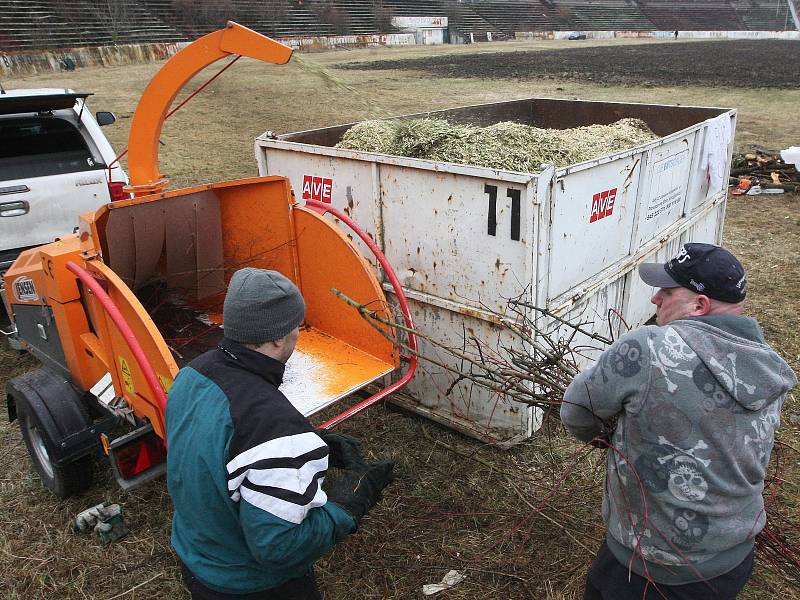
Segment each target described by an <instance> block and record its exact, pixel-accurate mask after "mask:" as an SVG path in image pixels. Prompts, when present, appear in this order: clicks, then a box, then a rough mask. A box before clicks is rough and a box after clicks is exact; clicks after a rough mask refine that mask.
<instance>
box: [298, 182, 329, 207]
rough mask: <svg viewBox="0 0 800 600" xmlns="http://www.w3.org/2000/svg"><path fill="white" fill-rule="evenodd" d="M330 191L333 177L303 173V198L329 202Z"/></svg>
mask: <svg viewBox="0 0 800 600" xmlns="http://www.w3.org/2000/svg"><path fill="white" fill-rule="evenodd" d="M332 192H333V179H331V178H330V177H316V176H315V175H303V200H316V201H317V202H327V203H328V204H330V203H331V193H332Z"/></svg>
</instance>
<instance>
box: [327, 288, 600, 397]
mask: <svg viewBox="0 0 800 600" xmlns="http://www.w3.org/2000/svg"><path fill="white" fill-rule="evenodd" d="M334 293H335V294H336V295H337V296H338V297H339V298H341V299H342V300H344V301H345V302H346V303H348V304H350V305H351V306H354V307H355V308H357V309H358V310H359V312H360V313H361V315H362V316H363V317H364V318H365V319H367V321H368V322H370V323H371V324H372V325H373V326H374V327H375V328H376V329H377V330H378V331H380V332H381V333H382V335H384V336H385V337H387V339H390V340H391V341H392V342H393V343H395V344H399V346H400V347H401V349H402V350H404V351H405V352H409V353H414V354H415V355H416V356H417V357H418V358H419V359H420V360H421V361H423V362H425V363H428V364H430V365H432V366H435V367H438V368H440V369H444V370H445V371H448V372H449V373H450V374H451V375H452V382H451V384H450V388H449V389H448V390H447V392H449V391H450V390H452V389H453V388H454V387H455V386H456V385H457V384H459V383H460V382H463V381H469V382H472V383H474V384H476V385H478V386H480V387H482V388H484V389H486V390H488V391H490V392H493V393H495V394H498V395H501V396H502V397H504V398H507V399H510V400H515V401H517V402H522V403H525V404H528V405H531V406H536V407H539V408H541V409H543V410H545V411H549V410H551V409H552V408H553V407H554V406H555V407H557V406H558V405H560V403H561V400H562V398H563V396H564V391H565V390H566V389H567V386H568V385H569V383H570V382H571V381H572V379H573V378H574V377H575V375H577V373H578V366H577V365H578V362H579V359H580V358H581V356H583V355H585V354H586V353H589V352H596V351H598V350H602V348H604V347H605V346H607V345H608V344H611V343H612V342H613V339H611V338H610V337H606V336H603V335H600V334H599V333H597V332H596V331H595V327H594V325H595V324H594V323H593V322H592V321H589V320H579V321H569V320H566V319H563V318H561V317H558V316H556V315H554V314H552V313H550V312H549V311H547V310H545V309H542V308H539V307H537V306H535V305H533V304H530V303H529V302H526V301H525V300H523V299H522V297H518V298H512V299H510V300H508V301H507V306H506V311H505V312H504V314H502V315H501V314H497V313H494V314H495V316H496V324H497V327H498V329H497V335H496V336H495V337H494V338H493V340H485V339H480V338H479V337H477V336H476V335H475V334H474V333H472V332H470V331H468V330H466V329H465V330H464V338H463V344H461V345H460V346H459V347H453V346H449V345H446V344H443V343H442V342H440V341H439V340H437V339H434V338H433V337H431V336H429V335H426V334H424V333H422V332H420V331H418V330H417V331H414V334H415V335H416V336H417V338H419V339H421V340H424V341H425V343H426V344H427V345H429V346H430V347H432V348H433V349H435V350H436V352H435V353H420V352H414V351H413V350H412V349H411V348H410V347H409V346H408V345H406V344H404V343H402V342H398V340H397V338H396V337H395V336H394V335H393V334H392V333H390V332H389V331H388V330H387V327H390V328H393V329H395V330H398V329H399V330H400V331H403V332H406V333H407V332H408V331H409V330H408V329H407V328H405V327H403V326H400V325H398V324H397V323H391V322H389V321H386V320H384V319H382V318H381V317H379V316H378V315H377V314H376V313H375V312H373V311H371V310H370V309H369V308H368V307H366V306H363V305H360V304H358V303H357V302H355V301H353V300H352V299H350V298H348V297H347V296H345V295H344V294H342V293H341V292H339V291H338V290H334ZM487 308H488V307H487Z"/></svg>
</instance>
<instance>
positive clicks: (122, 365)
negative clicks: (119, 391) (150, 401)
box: [119, 356, 135, 394]
mask: <svg viewBox="0 0 800 600" xmlns="http://www.w3.org/2000/svg"><path fill="white" fill-rule="evenodd" d="M119 371H120V373H121V374H122V384H123V385H124V386H125V389H126V390H128V392H129V393H131V394H133V393H134V391H135V389H134V387H133V373H131V368H130V367H129V366H128V361H126V360H125V359H124V358H123V357H122V356H120V357H119Z"/></svg>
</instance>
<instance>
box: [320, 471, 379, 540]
mask: <svg viewBox="0 0 800 600" xmlns="http://www.w3.org/2000/svg"><path fill="white" fill-rule="evenodd" d="M394 465H395V462H394V461H393V460H384V461H381V462H378V463H372V464H368V465H365V469H364V470H363V471H361V472H360V473H356V472H353V471H346V472H345V473H344V475H342V477H340V478H339V479H337V480H336V481H334V482H333V484H331V486H330V489H329V490H328V500H331V501H333V502H336V504H338V505H340V506H341V507H342V508H344V509H345V510H346V511H347V512H349V513H350V514H351V515H353V517H354V518H355V520H356V528H357V527H358V523H359V521H361V518H362V517H363V516H364V515H365V514H366V513H367V512H368V511H369V509H371V508H372V507H373V506H375V505H376V504H377V503H378V502H380V501H381V498H383V494H382V492H383V489H384V488H385V487H386V486H387V485H389V484H390V483H391V482H392V481H393V480H394V478H393V477H392V469H394Z"/></svg>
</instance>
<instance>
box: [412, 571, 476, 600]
mask: <svg viewBox="0 0 800 600" xmlns="http://www.w3.org/2000/svg"><path fill="white" fill-rule="evenodd" d="M466 578H467V576H466V575H464V574H462V573H459V572H458V571H455V570H450V571H448V572H447V574H446V575H445V576H444V577H443V578H442V580H441V581H440V582H439V583H426V584H425V585H423V586H422V593H423V594H425V595H426V596H433V595H434V594H438V593H439V592H442V591H444V590H446V589H448V588H451V587H453V586H454V585H455V584H457V583H459V582H461V581H464V580H465V579H466Z"/></svg>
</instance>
